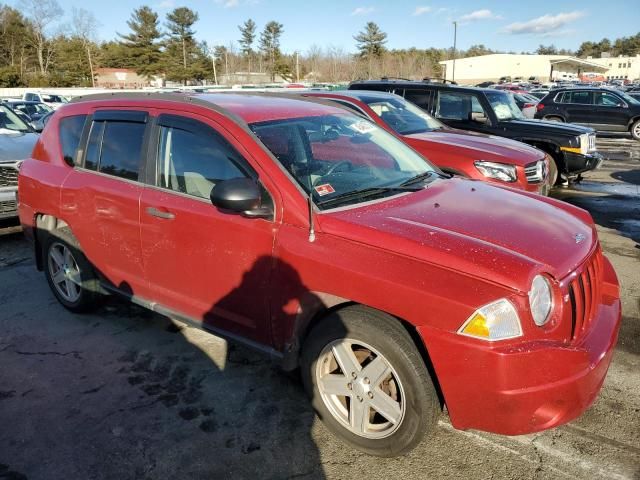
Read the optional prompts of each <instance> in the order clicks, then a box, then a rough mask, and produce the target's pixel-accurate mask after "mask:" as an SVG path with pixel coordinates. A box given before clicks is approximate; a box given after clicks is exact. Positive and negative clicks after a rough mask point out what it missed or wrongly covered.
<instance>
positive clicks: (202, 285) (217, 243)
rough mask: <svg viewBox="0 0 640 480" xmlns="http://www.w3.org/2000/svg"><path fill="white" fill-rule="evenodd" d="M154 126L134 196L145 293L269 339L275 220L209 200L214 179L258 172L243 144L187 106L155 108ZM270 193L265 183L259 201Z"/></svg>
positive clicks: (183, 311)
mask: <svg viewBox="0 0 640 480" xmlns="http://www.w3.org/2000/svg"><path fill="white" fill-rule="evenodd" d="M212 115H213V113H212ZM154 131H155V133H154V136H153V141H152V145H153V147H152V151H154V154H153V155H152V157H153V158H151V159H150V165H149V166H150V168H149V170H151V171H153V173H154V174H153V175H151V177H150V178H149V185H148V186H147V187H146V188H145V189H144V191H143V193H142V198H141V202H140V212H141V239H142V250H143V257H144V265H145V271H146V274H147V278H148V279H149V283H150V289H151V294H150V297H149V299H150V300H152V301H154V302H157V303H158V304H160V305H161V306H163V307H165V308H166V309H168V310H169V313H171V312H174V313H178V314H180V315H183V316H185V317H187V318H188V319H192V320H196V321H202V322H204V323H205V325H207V326H208V327H211V328H216V329H221V330H224V331H226V332H227V333H232V334H237V335H241V336H242V337H246V338H249V339H251V340H254V341H257V342H259V343H262V344H269V343H271V337H270V314H269V297H268V287H269V278H270V274H271V266H272V258H273V257H272V253H273V252H272V250H273V246H274V240H275V234H276V228H277V225H276V223H275V221H274V219H258V218H254V219H251V218H246V217H243V216H241V215H239V214H232V213H229V212H224V211H221V210H220V209H218V208H216V207H214V206H213V205H212V204H211V201H210V193H211V189H212V188H213V186H214V185H216V184H217V183H218V182H220V181H223V180H228V179H231V178H239V177H251V178H258V173H257V171H256V170H255V169H254V168H253V167H252V166H251V164H250V162H249V161H248V160H247V158H249V155H248V153H247V151H246V150H244V148H243V147H242V146H241V145H239V144H238V143H237V141H236V140H235V139H234V138H233V137H232V136H230V135H229V134H228V133H227V132H226V130H224V129H223V128H222V127H221V125H220V124H218V123H216V122H214V121H213V120H211V119H208V118H205V117H200V116H198V115H195V114H190V113H186V112H184V113H182V112H180V113H178V112H176V113H165V114H162V115H160V116H159V117H158V120H157V126H156V128H155V129H154ZM263 186H264V183H263ZM270 189H271V192H274V188H273V186H270ZM272 198H273V197H272V195H271V194H270V193H269V191H268V190H267V188H264V190H263V200H264V202H265V203H271V202H272V201H273V200H272Z"/></svg>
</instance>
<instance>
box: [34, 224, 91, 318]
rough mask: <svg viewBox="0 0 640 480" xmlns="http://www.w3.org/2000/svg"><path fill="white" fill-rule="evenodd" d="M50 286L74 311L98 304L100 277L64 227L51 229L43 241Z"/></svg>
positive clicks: (64, 304)
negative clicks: (98, 277)
mask: <svg viewBox="0 0 640 480" xmlns="http://www.w3.org/2000/svg"><path fill="white" fill-rule="evenodd" d="M44 258H45V266H44V267H45V268H44V274H45V276H46V277H47V282H48V283H49V287H51V290H52V291H53V294H54V295H55V297H56V298H57V299H58V301H59V302H60V303H61V304H62V305H63V306H64V307H65V308H67V309H69V310H71V311H73V312H85V311H88V310H90V309H92V308H94V307H95V306H97V304H98V299H99V298H100V295H99V293H98V291H99V290H98V279H97V276H96V274H95V272H94V270H93V267H92V265H91V264H90V263H89V261H88V260H87V259H86V257H85V256H84V255H83V253H82V251H81V250H80V247H79V245H78V243H77V242H76V241H75V239H74V238H73V236H71V235H70V234H69V233H68V232H65V231H64V230H57V231H55V232H53V233H50V234H49V235H48V236H47V239H46V241H45V244H44Z"/></svg>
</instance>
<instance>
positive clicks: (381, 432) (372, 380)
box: [301, 306, 440, 457]
mask: <svg viewBox="0 0 640 480" xmlns="http://www.w3.org/2000/svg"><path fill="white" fill-rule="evenodd" d="M301 363H302V375H303V380H304V384H305V388H306V389H307V392H308V394H309V395H310V396H311V399H312V404H313V407H314V408H315V410H316V412H317V413H318V415H319V417H320V418H321V419H322V421H323V422H324V424H325V425H326V426H327V427H328V428H329V429H330V430H331V431H332V432H333V433H334V434H336V435H337V436H338V437H340V438H341V439H342V440H344V441H345V442H346V443H347V444H349V445H351V446H353V447H355V448H357V449H359V450H361V451H364V452H366V453H368V454H371V455H377V456H382V457H392V456H396V455H401V454H404V453H408V452H409V451H410V450H412V449H413V448H415V447H416V446H417V445H418V444H419V443H420V441H421V440H422V438H423V437H424V436H425V434H426V433H429V432H431V431H433V429H434V427H435V423H436V421H437V418H438V415H439V412H440V405H439V401H438V396H437V393H436V390H435V388H434V385H433V382H432V380H431V378H430V376H429V373H428V371H427V368H426V366H425V363H424V360H423V359H422V357H421V355H420V353H419V352H418V350H417V349H416V346H415V344H414V343H413V341H412V339H411V337H410V336H409V334H408V333H407V331H406V330H405V329H404V328H403V327H402V325H400V324H399V323H398V321H397V320H395V319H394V318H393V317H390V316H388V315H385V314H382V313H380V312H376V311H372V310H370V309H367V308H363V307H359V306H352V307H347V308H344V309H342V310H339V311H336V312H334V313H332V314H331V315H330V316H329V317H328V318H326V319H324V320H323V321H321V322H320V323H319V324H318V325H317V326H316V327H315V328H313V330H312V331H311V333H310V334H309V336H308V337H307V340H306V341H305V344H304V347H303V353H302V362H301Z"/></svg>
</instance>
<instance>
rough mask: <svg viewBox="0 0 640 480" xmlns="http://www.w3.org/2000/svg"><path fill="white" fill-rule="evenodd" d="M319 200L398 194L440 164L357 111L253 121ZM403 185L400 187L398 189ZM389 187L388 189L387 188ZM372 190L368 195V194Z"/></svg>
mask: <svg viewBox="0 0 640 480" xmlns="http://www.w3.org/2000/svg"><path fill="white" fill-rule="evenodd" d="M249 127H250V128H251V130H253V132H254V133H255V134H256V136H257V137H258V138H259V139H260V141H261V142H262V143H263V144H264V145H265V146H266V147H267V148H268V149H269V151H271V153H272V154H273V155H274V156H275V157H276V159H278V161H279V162H280V163H281V164H282V165H283V167H284V168H285V169H286V170H287V171H288V172H289V173H290V174H291V175H292V176H293V178H295V180H296V181H297V182H298V183H299V184H300V186H301V187H302V188H303V189H304V191H305V192H306V193H307V194H309V193H311V195H312V197H313V199H314V202H316V204H317V205H318V206H319V207H320V208H324V207H323V204H330V205H331V206H338V203H330V202H329V201H330V200H331V199H332V198H336V197H338V196H344V194H349V193H356V194H357V192H362V193H363V195H362V196H358V195H354V196H350V197H349V198H348V199H345V200H344V202H341V203H340V205H344V204H352V203H358V202H361V201H364V200H365V198H366V199H367V200H370V199H371V193H372V191H371V190H372V189H380V190H376V191H375V192H373V193H375V194H376V195H378V196H385V195H392V194H397V193H399V192H400V191H401V190H399V188H401V185H402V184H403V183H405V182H407V181H408V180H410V179H413V178H414V177H418V176H420V175H423V174H425V176H428V174H429V173H430V172H433V173H435V169H434V168H433V167H432V166H431V165H430V164H429V163H428V162H427V161H426V160H425V159H424V158H423V157H421V156H420V155H418V154H417V153H416V152H415V151H413V150H412V149H411V148H409V147H407V146H406V145H405V144H404V143H402V142H401V141H400V140H398V139H397V138H396V137H394V136H393V135H392V134H390V133H388V132H386V131H385V130H384V129H382V128H380V127H378V126H377V125H375V124H374V123H372V122H370V121H368V120H365V119H363V118H361V117H359V116H355V115H352V114H347V113H345V114H343V115H324V116H315V117H303V118H293V119H286V120H274V121H269V122H261V123H254V124H251V125H249ZM395 187H398V189H397V190H392V188H395ZM385 188H387V190H385ZM365 191H367V192H366V193H367V195H365Z"/></svg>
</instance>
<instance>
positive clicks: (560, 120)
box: [544, 116, 564, 123]
mask: <svg viewBox="0 0 640 480" xmlns="http://www.w3.org/2000/svg"><path fill="white" fill-rule="evenodd" d="M544 119H545V120H546V121H547V122H559V123H564V120H563V119H562V118H561V117H554V116H549V117H544Z"/></svg>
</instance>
